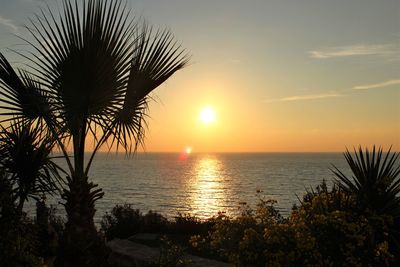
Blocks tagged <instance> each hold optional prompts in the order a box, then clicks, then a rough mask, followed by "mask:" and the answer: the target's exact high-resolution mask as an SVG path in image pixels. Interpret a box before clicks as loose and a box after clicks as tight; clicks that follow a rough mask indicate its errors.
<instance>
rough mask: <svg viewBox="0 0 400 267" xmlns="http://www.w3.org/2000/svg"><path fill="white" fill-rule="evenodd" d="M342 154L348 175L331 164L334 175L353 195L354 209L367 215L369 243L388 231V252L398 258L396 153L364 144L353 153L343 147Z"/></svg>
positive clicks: (399, 202)
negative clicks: (370, 225) (349, 170)
mask: <svg viewBox="0 0 400 267" xmlns="http://www.w3.org/2000/svg"><path fill="white" fill-rule="evenodd" d="M344 156H345V158H346V161H347V163H348V165H349V167H350V169H351V172H352V176H351V177H348V176H346V175H345V174H344V173H343V172H341V171H340V170H339V169H338V168H336V167H335V168H334V170H333V173H334V174H335V175H336V177H337V182H338V184H339V186H340V187H341V188H342V189H343V190H344V191H345V192H347V193H348V194H351V195H352V196H354V197H355V199H356V210H355V211H356V212H358V213H360V214H362V215H363V216H366V217H367V218H369V220H370V222H371V223H372V225H373V226H374V229H375V230H374V231H373V232H372V233H371V235H370V237H369V238H370V244H371V247H372V248H373V247H374V246H375V245H376V243H377V242H378V240H385V239H386V238H387V237H385V236H382V234H383V235H384V233H383V232H386V231H387V232H388V233H386V234H389V238H390V239H389V240H390V252H391V253H392V254H393V255H395V258H397V260H396V263H398V262H399V260H398V259H399V258H400V231H399V227H400V165H399V163H398V158H399V153H398V152H397V153H396V152H394V153H391V149H389V151H387V152H383V149H382V148H378V149H376V148H375V146H374V147H373V149H372V151H369V150H368V149H367V148H366V149H365V151H363V149H362V148H361V147H359V149H358V151H356V150H354V153H353V154H352V153H350V152H349V151H348V150H347V151H346V152H345V153H344ZM384 229H385V230H384ZM371 253H373V251H372V250H371ZM395 265H396V264H395ZM396 266H397V265H396Z"/></svg>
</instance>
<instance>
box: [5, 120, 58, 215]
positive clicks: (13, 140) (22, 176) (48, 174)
mask: <svg viewBox="0 0 400 267" xmlns="http://www.w3.org/2000/svg"><path fill="white" fill-rule="evenodd" d="M53 145H54V142H52V140H51V139H50V138H49V137H48V136H44V135H42V132H41V130H40V129H39V127H32V126H31V125H30V124H24V123H18V122H14V123H13V124H12V125H11V126H10V127H8V128H4V127H1V132H0V168H1V170H2V171H3V173H4V175H6V176H7V179H8V181H9V182H10V184H11V187H12V188H13V190H12V194H13V198H14V199H15V200H17V201H18V204H17V212H18V214H20V215H21V214H22V209H23V206H24V202H25V201H26V200H27V199H28V197H31V198H33V199H36V200H37V199H39V197H40V196H41V195H43V194H45V193H50V194H52V193H54V192H55V191H58V190H59V189H60V188H61V186H62V178H61V176H60V174H59V171H60V170H62V169H61V168H60V167H59V166H58V165H57V164H55V163H54V162H53V161H52V157H51V156H50V153H51V150H52V148H53Z"/></svg>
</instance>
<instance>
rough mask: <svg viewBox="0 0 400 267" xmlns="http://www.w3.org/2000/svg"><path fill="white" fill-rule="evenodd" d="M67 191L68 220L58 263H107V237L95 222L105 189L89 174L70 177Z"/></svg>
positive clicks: (94, 264) (65, 192)
mask: <svg viewBox="0 0 400 267" xmlns="http://www.w3.org/2000/svg"><path fill="white" fill-rule="evenodd" d="M68 181H69V189H68V190H65V191H64V194H63V199H64V200H66V203H65V205H64V206H65V210H66V213H67V218H68V221H67V223H66V225H65V231H64V236H63V239H62V242H61V246H60V253H59V255H58V257H57V261H56V262H57V265H56V266H102V265H103V264H104V263H105V259H104V257H105V256H106V255H105V246H104V241H103V240H102V239H101V238H100V236H99V235H98V234H97V231H96V227H95V225H94V220H93V217H94V214H95V211H96V210H95V208H94V203H95V201H96V200H97V199H99V198H101V196H102V195H103V193H102V192H101V189H96V190H92V189H93V188H95V187H96V186H97V185H94V184H93V183H91V182H88V179H87V177H77V176H75V177H72V178H68Z"/></svg>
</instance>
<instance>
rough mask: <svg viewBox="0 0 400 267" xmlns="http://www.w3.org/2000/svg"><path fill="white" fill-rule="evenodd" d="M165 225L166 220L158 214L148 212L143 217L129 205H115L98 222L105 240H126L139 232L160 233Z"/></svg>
mask: <svg viewBox="0 0 400 267" xmlns="http://www.w3.org/2000/svg"><path fill="white" fill-rule="evenodd" d="M167 224H168V221H167V219H166V218H165V217H163V216H161V215H160V214H158V213H155V212H152V211H149V212H148V213H147V214H145V215H143V214H142V213H141V212H140V210H138V209H133V208H132V206H131V205H129V204H124V205H116V206H115V207H114V208H113V209H112V210H111V213H110V214H109V213H106V214H105V215H104V216H103V219H102V221H101V222H100V225H101V230H102V231H103V232H104V233H105V236H106V238H107V240H110V239H113V238H128V237H130V236H132V235H134V234H136V233H139V232H150V233H161V232H163V231H165V229H166V228H167Z"/></svg>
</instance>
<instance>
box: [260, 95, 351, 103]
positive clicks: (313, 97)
mask: <svg viewBox="0 0 400 267" xmlns="http://www.w3.org/2000/svg"><path fill="white" fill-rule="evenodd" d="M341 96H343V95H342V94H338V93H326V94H315V95H296V96H288V97H283V98H278V99H269V100H266V101H265V102H266V103H272V102H289V101H303V100H316V99H324V98H333V97H341Z"/></svg>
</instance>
